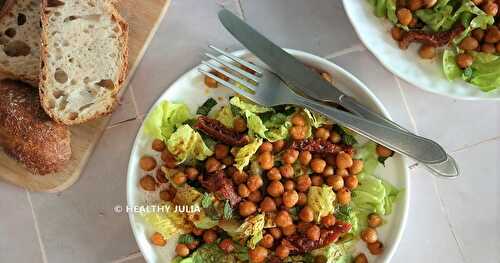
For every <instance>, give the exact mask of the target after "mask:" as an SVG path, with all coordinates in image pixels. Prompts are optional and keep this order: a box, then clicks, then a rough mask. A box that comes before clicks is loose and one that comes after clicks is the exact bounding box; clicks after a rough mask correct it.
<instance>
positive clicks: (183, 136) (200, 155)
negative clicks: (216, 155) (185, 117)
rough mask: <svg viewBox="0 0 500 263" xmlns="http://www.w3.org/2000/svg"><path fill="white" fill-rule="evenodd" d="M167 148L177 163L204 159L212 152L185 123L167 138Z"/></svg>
mask: <svg viewBox="0 0 500 263" xmlns="http://www.w3.org/2000/svg"><path fill="white" fill-rule="evenodd" d="M166 144H167V148H168V150H169V151H170V153H172V155H174V156H175V158H176V160H177V162H178V163H184V162H190V161H194V160H195V159H196V160H200V161H202V160H205V159H206V158H207V157H208V156H210V155H212V154H213V152H212V151H211V150H210V149H209V148H208V147H207V146H206V145H205V142H204V141H203V139H202V138H201V135H200V134H199V133H198V132H196V131H195V130H193V128H191V127H190V126H189V125H187V124H185V125H182V126H181V127H179V128H178V129H177V130H176V131H175V132H174V133H173V134H172V135H171V136H170V138H169V139H168V141H167V143H166Z"/></svg>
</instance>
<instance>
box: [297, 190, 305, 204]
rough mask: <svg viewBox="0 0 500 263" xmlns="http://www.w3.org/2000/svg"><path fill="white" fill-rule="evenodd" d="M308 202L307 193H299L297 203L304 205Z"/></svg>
mask: <svg viewBox="0 0 500 263" xmlns="http://www.w3.org/2000/svg"><path fill="white" fill-rule="evenodd" d="M306 204H307V195H306V194H305V193H299V200H298V201H297V205H299V206H304V205H306Z"/></svg>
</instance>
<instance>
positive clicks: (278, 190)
mask: <svg viewBox="0 0 500 263" xmlns="http://www.w3.org/2000/svg"><path fill="white" fill-rule="evenodd" d="M266 190H267V193H268V194H269V195H270V196H272V197H278V196H281V195H282V194H283V192H284V191H285V188H284V187H283V184H282V183H281V182H280V181H272V182H271V183H269V185H268V186H267V189H266Z"/></svg>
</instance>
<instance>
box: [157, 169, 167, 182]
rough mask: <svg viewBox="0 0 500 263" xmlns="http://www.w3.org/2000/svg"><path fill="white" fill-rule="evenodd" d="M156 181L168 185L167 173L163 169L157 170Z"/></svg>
mask: <svg viewBox="0 0 500 263" xmlns="http://www.w3.org/2000/svg"><path fill="white" fill-rule="evenodd" d="M156 180H157V181H158V183H160V184H166V183H168V180H167V177H165V173H164V172H163V171H162V170H161V167H160V168H158V169H156Z"/></svg>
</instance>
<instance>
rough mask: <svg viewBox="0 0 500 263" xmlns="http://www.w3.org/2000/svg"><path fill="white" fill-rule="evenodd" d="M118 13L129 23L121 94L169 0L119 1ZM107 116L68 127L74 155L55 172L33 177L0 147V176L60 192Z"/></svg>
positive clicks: (87, 153) (80, 167)
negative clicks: (127, 61) (124, 79)
mask: <svg viewBox="0 0 500 263" xmlns="http://www.w3.org/2000/svg"><path fill="white" fill-rule="evenodd" d="M118 3H119V4H118V8H119V10H120V14H121V15H122V16H123V17H124V18H125V19H126V20H127V22H128V23H129V43H128V45H129V70H128V78H127V81H126V82H125V84H124V88H123V89H122V91H121V93H122V94H123V93H124V91H125V90H126V88H127V84H128V82H129V80H130V77H131V76H132V75H133V74H134V71H135V70H136V68H137V66H138V64H139V62H140V60H141V58H142V57H143V55H144V52H145V50H146V48H147V46H148V44H149V42H150V41H151V39H152V37H153V35H154V33H155V31H156V29H157V27H158V25H159V23H160V21H161V20H162V18H163V16H164V15H165V13H166V11H167V9H168V6H169V4H170V0H140V1H136V0H120V1H119V2H118ZM109 120H110V117H109V116H108V117H105V118H102V119H99V120H96V121H93V122H90V123H87V124H84V125H78V126H73V127H71V132H72V136H71V139H72V141H71V148H72V151H73V156H72V158H71V161H70V162H69V164H68V165H67V166H66V168H65V169H64V170H63V171H61V172H59V173H55V174H51V175H46V176H36V175H33V174H31V173H30V172H29V171H28V170H26V169H25V168H24V167H23V166H22V165H20V164H19V163H18V162H16V161H15V160H12V159H11V158H9V157H8V156H7V155H6V154H5V153H4V152H3V151H1V150H0V178H2V179H4V180H5V181H7V182H10V183H12V184H15V185H18V186H20V187H24V188H26V189H28V190H29V191H34V192H60V191H63V190H64V189H66V188H68V187H69V186H71V185H72V184H73V183H75V182H76V181H77V180H78V178H79V177H80V174H81V173H82V171H83V169H84V168H85V165H86V163H87V161H88V159H89V157H90V155H91V154H92V151H93V150H94V147H95V145H96V144H97V142H98V141H99V138H100V137H101V135H102V134H103V132H104V130H105V129H106V127H107V125H108V122H109Z"/></svg>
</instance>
